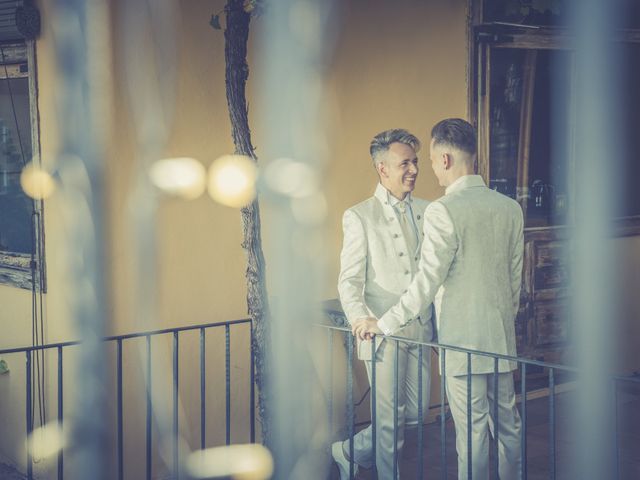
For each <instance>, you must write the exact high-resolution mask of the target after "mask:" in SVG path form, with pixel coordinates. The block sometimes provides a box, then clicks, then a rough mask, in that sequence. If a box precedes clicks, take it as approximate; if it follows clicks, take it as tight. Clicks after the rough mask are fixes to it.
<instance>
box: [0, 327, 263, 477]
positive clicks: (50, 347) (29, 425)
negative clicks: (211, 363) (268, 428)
mask: <svg viewBox="0 0 640 480" xmlns="http://www.w3.org/2000/svg"><path fill="white" fill-rule="evenodd" d="M242 324H249V326H250V324H251V320H250V319H242V320H231V321H226V322H219V323H208V324H203V325H191V326H185V327H176V328H165V329H161V330H152V331H147V332H137V333H130V334H125V335H115V336H110V337H106V338H105V339H104V341H105V342H108V343H115V345H116V358H115V363H116V404H117V407H116V408H117V412H116V419H117V420H116V422H117V427H116V429H117V433H116V451H117V454H116V455H117V478H118V479H119V480H122V479H123V478H124V448H125V443H124V426H123V414H124V404H123V403H124V402H123V376H122V372H123V368H122V360H123V345H124V344H125V342H127V341H130V340H132V339H139V338H145V339H146V353H145V367H144V368H145V378H146V385H143V388H145V392H146V419H145V429H146V433H145V437H146V446H145V449H146V450H145V451H146V456H145V478H147V479H149V480H150V479H151V477H152V459H153V440H152V417H153V411H154V403H153V397H152V395H151V378H152V375H151V374H152V370H151V369H152V362H151V358H152V352H151V348H152V343H151V339H152V338H153V337H159V336H171V337H172V366H173V372H172V382H171V389H172V416H173V417H172V434H173V436H172V440H173V443H172V459H173V472H172V473H173V478H177V477H178V468H179V465H180V459H179V445H178V438H179V437H178V429H179V424H178V418H179V415H178V404H179V401H178V400H179V397H178V389H179V375H178V371H179V370H178V367H179V365H178V358H179V355H178V354H179V345H180V334H181V333H184V332H187V331H199V332H200V339H199V340H200V343H199V345H200V347H199V348H200V351H199V376H200V412H199V416H200V448H201V449H204V448H205V446H206V418H207V402H206V389H207V375H206V342H205V340H206V334H207V331H209V330H212V329H224V349H225V413H224V414H225V443H226V444H227V445H229V444H230V443H231V401H232V399H231V342H230V339H231V330H232V328H233V327H235V326H238V325H242ZM78 344H79V342H77V341H70V342H60V343H51V344H47V345H41V346H31V347H20V348H8V349H4V350H0V355H10V354H13V355H20V354H23V355H24V356H25V359H26V382H25V383H26V385H25V389H26V400H25V416H26V422H25V425H26V426H25V431H26V438H30V435H31V433H32V432H33V427H34V419H33V410H32V407H33V386H32V373H33V370H32V358H33V356H34V354H35V353H36V352H38V351H57V370H58V371H57V397H58V401H57V407H58V408H57V420H58V422H59V425H60V426H62V424H63V421H64V415H63V412H64V388H63V378H64V361H63V359H64V354H65V352H66V351H68V349H69V348H71V347H73V346H75V345H78ZM252 345H253V342H251V341H250V343H249V347H248V352H247V355H248V356H249V358H248V362H249V365H250V375H249V376H250V378H247V379H242V380H243V381H247V382H250V385H249V396H250V401H249V405H250V407H249V411H248V412H247V413H248V419H249V431H250V440H251V442H255V435H256V433H255V409H254V408H253V405H254V404H255V401H254V400H255V387H254V369H253V365H254V363H253V351H252ZM216 414H218V412H216ZM33 464H34V462H33V458H32V453H31V450H30V449H29V448H27V459H26V468H27V478H28V479H29V480H31V479H32V478H33ZM57 478H58V479H59V480H61V479H63V478H64V450H62V449H61V450H60V451H59V453H58V459H57Z"/></svg>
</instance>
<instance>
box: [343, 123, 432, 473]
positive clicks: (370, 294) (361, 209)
mask: <svg viewBox="0 0 640 480" xmlns="http://www.w3.org/2000/svg"><path fill="white" fill-rule="evenodd" d="M419 149H420V142H419V140H418V139H417V138H416V137H415V136H414V135H412V134H411V133H409V132H408V131H406V130H403V129H394V130H387V131H384V132H382V133H380V134H378V135H376V136H375V137H374V138H373V140H372V141H371V146H370V153H371V158H372V159H373V164H374V167H375V169H376V172H377V173H378V178H379V183H378V185H377V187H376V190H375V193H374V195H373V197H371V198H369V199H367V200H365V201H364V202H361V203H359V204H358V205H356V206H354V207H351V208H349V209H348V210H347V211H346V212H345V213H344V217H343V230H344V241H343V247H342V253H341V255H340V277H339V279H338V292H339V294H340V301H341V303H342V308H343V309H344V312H345V315H346V317H347V321H348V322H349V323H350V324H351V325H353V324H354V323H355V322H356V321H358V320H359V319H362V318H367V317H370V316H372V315H373V316H380V315H382V314H383V313H384V312H386V311H387V310H388V309H389V308H390V307H391V306H393V305H394V304H395V303H396V302H397V301H398V300H399V298H400V296H401V295H402V293H403V292H406V288H407V287H408V286H409V284H410V283H411V279H412V278H413V276H414V274H415V272H416V271H417V268H418V258H419V256H418V255H419V252H420V246H421V244H422V237H423V234H422V222H423V220H424V211H425V208H426V207H427V205H428V203H429V202H427V201H426V200H422V199H419V198H415V197H412V195H411V192H412V191H413V189H414V188H415V185H416V179H417V177H418V170H419V168H418V157H417V155H416V152H417V151H418V150H419ZM433 331H434V328H433V318H432V306H431V305H425V307H424V308H421V309H420V311H419V312H416V314H415V315H414V316H413V318H412V319H410V321H409V322H407V325H406V326H405V327H404V328H402V329H401V330H399V331H398V332H397V333H398V335H400V336H404V337H407V338H410V339H412V340H418V341H430V340H432V337H433ZM372 347H374V348H375V354H374V355H373V357H374V358H371V357H372ZM419 348H421V347H418V346H416V345H408V344H405V343H401V342H395V341H391V340H388V341H387V340H384V339H383V338H382V337H378V338H376V339H375V345H374V346H372V345H371V341H370V340H367V341H361V342H359V344H358V358H360V359H362V360H365V365H366V368H367V374H368V376H369V382H370V384H371V383H372V379H371V374H372V373H371V372H372V370H371V363H372V362H376V416H375V418H374V419H372V421H375V422H376V439H375V443H376V445H375V452H376V455H375V457H376V458H375V465H376V468H377V472H378V478H381V479H382V478H384V479H393V478H394V469H395V470H396V475H395V478H398V477H399V473H398V472H397V469H398V468H397V467H398V464H397V458H399V457H396V458H395V459H394V438H397V453H398V455H399V454H400V452H401V451H402V446H403V444H404V430H405V425H407V426H416V425H417V422H418V392H419V381H418V377H419V373H418V372H419V371H420V370H422V411H423V412H424V413H425V415H426V412H427V409H428V406H429V393H430V392H429V387H430V365H431V362H430V355H429V354H430V351H429V350H427V349H424V350H423V355H422V364H421V365H420V364H419V363H418V349H419ZM422 348H424V347H422ZM396 350H397V352H396ZM396 354H397V362H398V365H397V372H398V398H397V407H398V411H397V432H394V423H395V422H394V395H395V388H394V375H395V373H396V365H395V360H396ZM372 433H373V432H372V427H371V425H370V426H368V427H367V428H365V429H364V430H362V431H360V432H358V434H357V435H356V436H355V437H354V449H353V458H352V460H353V462H355V465H354V469H355V470H357V468H358V465H360V466H362V467H365V468H369V467H371V466H373V464H374V458H373V448H372V447H373V435H372ZM396 435H397V436H396ZM349 454H350V452H349V442H348V441H344V442H336V443H334V444H333V446H332V455H333V458H334V460H335V461H336V463H337V464H338V469H339V470H340V478H341V480H344V479H347V478H349V458H350V456H349ZM394 460H395V461H394Z"/></svg>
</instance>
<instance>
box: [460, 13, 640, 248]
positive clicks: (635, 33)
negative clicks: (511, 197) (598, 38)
mask: <svg viewBox="0 0 640 480" xmlns="http://www.w3.org/2000/svg"><path fill="white" fill-rule="evenodd" d="M484 1H485V0H469V4H468V17H467V40H468V52H469V54H468V68H467V85H468V86H469V88H468V91H467V112H468V118H469V121H470V122H471V123H472V124H473V125H474V127H475V128H476V131H477V132H478V158H477V165H476V171H477V173H478V174H479V175H481V176H482V178H483V179H484V181H485V182H486V184H487V185H489V180H490V171H489V170H490V162H489V140H490V131H489V128H490V121H489V114H490V110H489V106H490V103H489V102H490V98H489V94H488V89H487V88H486V85H487V82H488V80H489V78H490V77H489V75H490V51H491V48H518V49H530V50H543V49H557V50H572V47H571V42H572V38H573V37H572V35H571V32H570V29H569V28H567V27H544V26H540V27H536V26H526V25H523V26H519V25H504V24H493V23H484V19H483V6H484ZM614 41H617V42H625V43H640V29H618V30H617V31H616V32H615V37H614ZM571 148H572V149H573V148H575V146H574V145H572V147H571ZM574 158H575V157H574V155H571V158H569V159H568V165H567V172H568V181H569V190H570V191H571V179H572V173H571V172H573V171H574V168H575V167H574ZM518 162H520V158H518ZM567 222H568V223H567V224H566V225H553V226H545V227H526V228H525V231H529V232H533V231H538V230H564V229H567V228H571V219H570V216H569V217H568V219H567ZM612 233H613V235H614V236H616V237H624V236H636V235H640V215H635V216H627V217H620V218H616V219H615V221H614V225H613V232H612Z"/></svg>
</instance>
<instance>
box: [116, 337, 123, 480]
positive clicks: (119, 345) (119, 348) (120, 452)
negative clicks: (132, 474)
mask: <svg viewBox="0 0 640 480" xmlns="http://www.w3.org/2000/svg"><path fill="white" fill-rule="evenodd" d="M116 356H117V360H116V362H117V366H116V376H117V379H116V382H117V387H116V388H117V396H118V397H117V404H118V412H117V415H118V480H123V478H124V458H123V457H124V455H123V454H124V440H123V439H124V436H123V431H122V430H123V426H122V415H123V409H122V339H121V338H118V340H117V352H116Z"/></svg>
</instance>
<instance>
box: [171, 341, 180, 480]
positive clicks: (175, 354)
mask: <svg viewBox="0 0 640 480" xmlns="http://www.w3.org/2000/svg"><path fill="white" fill-rule="evenodd" d="M178 348H179V343H178V332H173V478H179V477H180V465H179V461H180V458H179V455H180V454H179V445H178V443H179V434H178V381H179V373H180V371H179V365H178V358H179V357H178V353H179V352H178Z"/></svg>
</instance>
